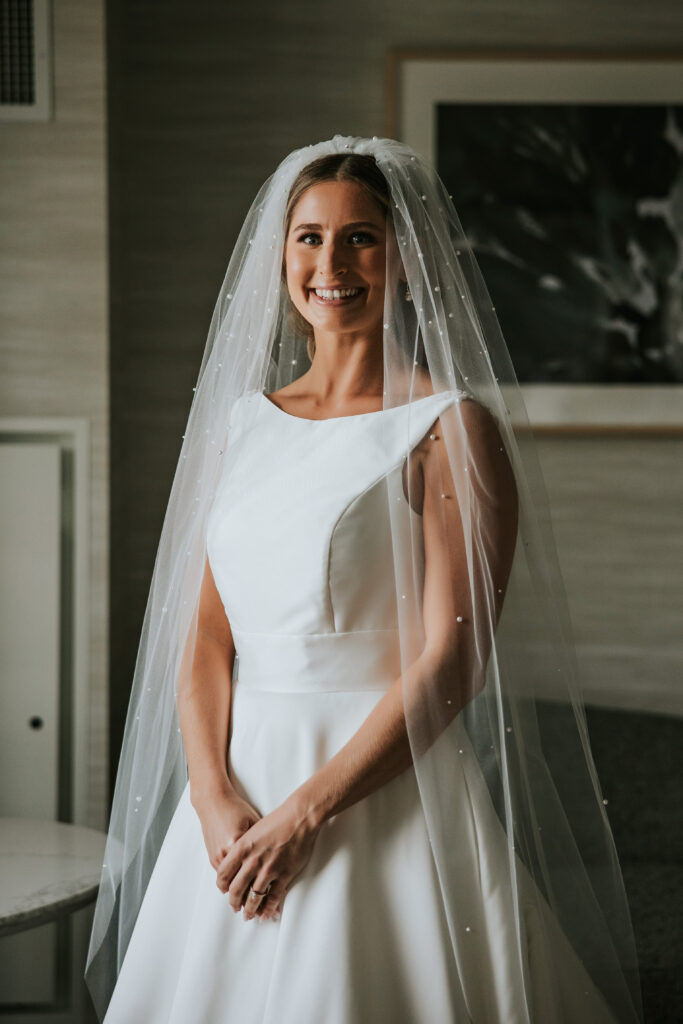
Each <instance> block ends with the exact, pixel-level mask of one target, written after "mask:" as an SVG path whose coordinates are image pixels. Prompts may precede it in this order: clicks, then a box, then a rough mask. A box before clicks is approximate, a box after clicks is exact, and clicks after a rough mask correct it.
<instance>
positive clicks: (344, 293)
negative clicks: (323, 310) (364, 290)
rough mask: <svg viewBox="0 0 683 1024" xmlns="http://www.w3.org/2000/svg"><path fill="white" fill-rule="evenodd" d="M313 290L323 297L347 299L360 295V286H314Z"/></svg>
mask: <svg viewBox="0 0 683 1024" xmlns="http://www.w3.org/2000/svg"><path fill="white" fill-rule="evenodd" d="M313 291H314V292H315V294H316V295H317V296H318V297H319V298H321V299H347V298H350V296H352V295H358V293H359V292H360V288H314V289H313Z"/></svg>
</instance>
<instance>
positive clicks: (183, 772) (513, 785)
mask: <svg viewBox="0 0 683 1024" xmlns="http://www.w3.org/2000/svg"><path fill="white" fill-rule="evenodd" d="M331 153H342V154H343V153H358V154H367V155H371V156H373V157H374V159H375V161H376V163H377V165H378V167H379V169H380V170H381V172H382V174H383V175H384V177H385V179H386V182H387V184H388V189H389V193H390V197H391V208H390V213H391V216H390V218H389V219H388V223H387V276H386V289H385V306H384V322H383V339H384V340H383V354H384V401H383V407H384V409H385V410H390V409H391V408H393V407H395V406H404V405H406V404H408V403H414V402H419V401H420V399H421V398H424V397H425V396H426V395H429V394H432V393H443V394H444V396H447V395H449V396H452V399H453V400H452V402H450V403H449V404H448V405H447V408H446V409H445V411H444V412H442V413H441V415H440V416H439V417H438V418H437V419H436V420H435V422H434V423H433V424H432V426H431V428H430V430H429V432H428V433H427V434H426V435H425V436H424V437H423V438H422V439H421V441H420V442H419V443H418V445H416V446H415V445H414V443H413V442H412V441H409V439H408V431H406V443H405V450H404V452H403V453H402V459H401V462H400V464H399V465H398V466H397V467H396V469H397V472H392V473H390V474H388V475H387V477H386V478H384V479H383V480H381V481H377V490H376V491H375V495H374V496H375V498H377V500H380V501H383V502H385V503H386V522H387V524H388V531H389V540H390V543H389V544H388V546H387V547H386V549H383V550H386V551H388V552H389V554H388V559H389V561H388V563H387V562H386V561H385V562H384V563H382V565H381V566H380V564H379V563H378V566H376V567H367V566H366V567H364V566H358V567H357V572H358V573H359V574H363V573H364V572H372V571H375V570H378V571H391V573H393V579H394V581H395V597H396V601H395V606H396V665H397V669H398V671H399V672H400V675H401V681H402V692H403V699H404V710H405V716H406V728H407V733H408V737H409V740H410V746H411V751H412V755H413V765H414V770H415V774H416V778H417V782H418V787H419V792H420V799H421V802H422V808H423V811H424V817H425V821H426V825H427V829H428V832H429V838H430V843H431V848H432V851H433V854H434V861H435V864H436V868H437V872H438V877H439V883H440V888H441V894H442V897H443V904H444V910H445V915H446V918H447V921H448V933H449V940H450V950H449V952H450V953H452V956H453V958H454V961H455V963H456V964H457V973H458V978H459V989H460V990H459V993H458V999H459V1002H460V1006H461V1011H462V1020H463V1021H473V1022H476V1024H490V1022H494V1021H495V1022H501V1024H502V1022H505V1024H510V1022H513V1021H514V1022H531V1021H534V1022H537V1021H540V1020H541V1018H540V1017H539V1016H538V1003H537V999H538V996H537V991H538V984H539V982H538V979H539V978H544V979H546V982H547V992H546V1003H545V1006H546V1007H548V1006H552V1007H553V1014H554V1016H552V1018H551V1017H549V1016H547V1015H546V1017H545V1018H544V1019H545V1021H547V1020H550V1019H553V1020H556V1021H564V1020H567V1021H569V1020H577V1019H579V1018H578V1016H577V1014H578V1013H579V1012H581V1006H582V1005H583V1003H582V1002H581V1000H582V999H584V997H585V1000H586V1003H585V1006H586V1007H587V1008H588V1007H593V1008H594V1007H596V1006H599V1007H600V1016H595V1015H594V1016H593V1017H591V1016H589V1015H588V1014H586V1015H585V1019H586V1020H598V1019H599V1020H600V1021H603V1020H604V1021H619V1022H622V1021H623V1022H636V1021H640V1020H642V1010H641V1008H640V995H639V987H638V975H637V964H636V958H635V951H634V942H633V934H632V929H631V923H630V918H629V912H628V905H627V902H626V896H625V892H624V888H623V882H622V877H621V872H620V869H619V864H618V861H617V857H616V852H615V847H614V842H613V838H612V834H611V830H610V827H609V823H608V820H607V817H606V813H605V807H604V805H603V801H602V794H601V792H600V787H599V782H598V779H597V776H596V773H595V767H594V763H593V759H592V755H591V751H590V744H589V739H588V732H587V728H586V720H585V715H584V710H583V705H582V701H581V691H580V682H579V678H578V672H577V666H576V656H575V651H574V645H573V639H572V631H571V623H570V619H569V613H568V608H567V601H566V597H565V594H564V590H563V584H562V578H561V574H560V569H559V564H558V560H557V554H556V550H555V543H554V539H553V533H552V524H551V520H550V512H549V506H548V500H547V496H546V493H545V487H544V483H543V477H542V474H541V471H540V467H539V462H538V456H537V453H536V448H535V442H534V438H533V433H532V431H531V429H530V427H529V423H528V420H527V416H526V411H525V407H524V402H523V399H522V394H521V391H520V388H519V385H518V383H517V380H516V377H515V373H514V369H513V367H512V363H511V361H510V357H509V354H508V351H507V346H506V344H505V340H504V338H503V335H502V333H501V330H500V326H499V324H498V321H497V318H496V315H495V309H494V308H493V306H492V303H491V298H490V296H489V294H488V291H487V289H486V285H485V283H484V280H483V278H482V275H481V272H480V270H479V267H478V265H477V262H476V259H475V257H474V254H473V252H472V249H471V246H470V244H469V243H468V240H467V237H466V236H465V234H464V232H463V230H462V226H461V224H460V221H459V219H458V216H457V213H456V211H455V209H454V206H453V202H452V200H451V198H450V197H449V196H448V194H447V192H446V190H445V188H444V186H443V184H442V182H441V181H440V180H439V178H438V176H437V175H436V173H435V172H434V170H433V169H432V168H431V167H430V166H429V165H428V164H427V163H426V162H425V161H424V160H423V159H422V158H421V157H420V156H419V155H418V154H416V153H415V152H413V151H412V150H411V149H410V148H409V147H407V146H405V145H403V144H402V143H399V142H395V141H393V140H390V139H359V138H354V137H344V136H335V137H334V138H333V139H331V140H329V141H326V142H322V143H319V144H317V145H314V146H309V147H306V148H304V149H299V150H296V151H295V152H293V153H291V154H290V155H289V156H288V157H287V158H286V159H285V160H284V161H283V162H282V163H281V164H280V166H279V167H278V168H277V170H276V171H275V173H274V174H273V175H272V176H271V177H270V178H269V179H268V180H267V181H266V182H265V184H264V185H263V186H262V188H261V189H260V190H259V192H258V194H257V196H256V199H255V200H254V203H253V205H252V207H251V209H250V210H249V213H248V214H247V217H246V219H245V222H244V225H243V228H242V231H241V233H240V236H239V238H238V240H237V244H236V245H235V248H234V251H233V255H232V258H231V260H230V263H229V266H228V269H227V273H226V276H225V279H224V281H223V284H222V287H221V290H220V294H219V296H218V300H217V303H216V307H215V310H214V314H213V318H212V321H211V325H210V329H209V336H208V340H207V344H206V348H205V352H204V356H203V359H202V363H201V367H200V371H199V377H198V380H197V386H196V389H195V395H194V399H193V402H192V407H191V410H190V414H189V419H188V424H187V428H186V432H185V435H184V441H183V446H182V450H181V454H180V459H179V462H178V467H177V470H176V474H175V478H174V481H173V486H172V490H171V495H170V499H169V503H168V509H167V512H166V517H165V520H164V524H163V529H162V534H161V539H160V543H159V549H158V553H157V558H156V562H155V566H154V573H153V577H152V583H151V588H150V594H149V600H148V604H147V609H146V613H145V618H144V623H143V628H142V635H141V641H140V647H139V652H138V658H137V663H136V668H135V675H134V680H133V687H132V693H131V699H130V705H129V710H128V716H127V721H126V726H125V732H124V739H123V745H122V750H121V757H120V761H119V766H118V775H117V781H116V787H115V791H114V798H113V804H112V812H111V820H110V825H109V835H108V839H107V847H106V853H105V858H104V864H103V868H102V877H101V885H100V891H99V895H98V900H97V904H96V908H95V917H94V922H93V929H92V935H91V941H90V949H89V953H88V962H87V967H86V979H87V982H88V985H89V987H90V991H91V993H92V996H93V1000H94V1002H95V1006H96V1008H97V1010H98V1014H99V1015H100V1017H102V1016H103V1015H104V1012H105V1010H106V1006H107V1003H108V1001H109V998H110V995H111V992H112V989H113V986H114V984H115V981H116V977H117V975H118V972H119V970H120V967H121V963H122V960H123V957H124V955H125V951H126V948H127V945H128V941H129V939H130V935H131V933H132V930H133V927H134V924H135V920H136V917H137V913H138V911H139V908H140V904H141V902H142V899H143V896H144V893H145V889H146V886H147V883H148V881H149V877H150V875H151V872H152V870H153V867H154V864H155V861H156V858H157V856H158V853H159V849H160V847H161V844H162V842H163V839H164V836H165V834H166V830H167V828H168V825H169V822H170V819H171V817H172V815H173V812H174V810H175V807H176V805H177V803H178V800H179V798H180V795H181V793H182V791H183V789H184V787H185V785H186V782H187V764H186V760H185V755H184V750H183V744H182V737H181V734H180V726H179V721H178V714H177V707H176V697H177V692H178V688H179V685H180V683H181V681H182V679H183V678H185V677H186V676H187V673H188V672H189V670H190V667H191V664H192V655H193V650H194V640H195V634H196V626H197V610H198V601H199V591H200V586H201V582H202V577H203V572H204V566H205V561H206V526H207V516H208V513H209V511H210V509H211V505H212V501H213V498H214V496H215V494H216V491H217V488H218V486H219V483H220V481H221V479H222V477H223V475H224V474H226V473H229V472H230V458H229V441H230V425H231V416H232V415H233V410H234V408H235V403H236V402H237V401H238V400H239V399H240V398H242V397H243V396H249V395H256V394H258V393H260V392H267V393H268V392H271V391H274V390H277V389H279V388H281V387H283V386H285V385H286V384H288V383H290V382H291V381H293V380H295V379H296V378H298V377H299V376H300V375H301V374H302V373H303V372H304V371H305V369H307V367H308V358H307V354H306V338H305V337H304V336H303V335H302V334H301V332H300V328H299V327H298V326H297V321H296V318H293V317H292V316H291V315H290V314H291V303H290V300H289V297H288V294H287V289H286V286H285V284H284V282H283V278H282V259H283V250H284V215H285V208H286V204H287V199H288V196H289V192H290V189H291V187H292V184H293V182H294V181H295V179H296V177H297V175H298V174H299V172H300V171H301V170H302V169H303V168H304V167H305V166H307V165H308V164H309V163H311V162H312V161H314V160H316V159H317V158H318V157H321V156H325V155H327V154H331ZM456 198H457V197H456ZM406 286H407V288H408V290H409V293H410V297H411V298H410V301H409V300H408V299H407V298H406ZM248 415H249V414H248V413H247V414H246V418H247V424H246V427H245V424H244V421H243V423H242V426H241V429H242V430H244V429H248ZM243 419H244V418H243ZM407 419H408V421H409V419H410V417H409V416H408V417H407ZM378 558H379V555H378ZM437 624H438V627H439V628H438V629H437ZM444 637H447V640H444ZM237 654H238V656H239V650H238V651H237ZM238 661H239V657H238ZM558 751H561V757H558V756H557V752H558ZM567 779H569V780H570V783H571V788H570V789H568V788H567V783H566V780H567ZM472 794H477V795H478V796H477V805H478V806H483V805H485V806H486V807H488V808H490V817H491V821H494V822H495V827H496V829H497V830H498V833H499V842H498V843H497V844H496V845H495V846H494V847H493V848H491V849H489V848H486V849H481V848H479V855H478V856H477V858H476V859H473V858H472V850H473V849H475V850H476V849H478V846H477V843H478V841H479V838H480V837H481V841H482V842H483V830H482V825H481V822H479V821H477V820H476V817H474V818H473V817H472V815H471V813H470V810H469V808H470V806H471V803H470V796H471V795H472ZM342 813H343V812H342ZM490 834H491V832H490V828H489V829H487V835H490ZM465 835H468V836H469V837H470V840H471V841H469V842H464V841H463V837H464V836H465ZM295 884H296V883H295ZM494 892H495V893H496V899H497V902H496V906H497V907H501V906H503V907H504V908H505V910H504V913H503V915H502V918H501V917H500V916H499V915H497V913H496V914H494V913H493V912H492V910H491V906H492V904H491V900H490V896H491V894H492V893H494ZM396 898H397V899H400V893H397V894H396ZM532 920H533V921H534V922H535V923H536V924H537V925H538V926H539V928H540V932H541V933H542V934H543V935H544V937H545V938H546V939H547V941H546V942H544V943H543V948H534V949H530V947H529V939H528V932H529V925H530V922H531V921H532ZM501 936H502V937H503V941H502V945H501ZM501 949H503V950H504V957H503V960H504V963H502V964H501V962H500V951H501ZM494 957H495V958H498V961H499V962H498V963H497V969H496V971H495V972H493V973H495V975H496V977H497V978H498V979H500V982H499V987H498V988H496V987H495V986H494V987H493V988H492V989H488V988H484V987H482V986H481V985H480V984H478V981H477V978H478V973H479V972H480V967H481V965H482V963H483V962H484V961H485V960H486V959H491V958H494ZM571 957H576V958H577V961H578V962H579V963H580V964H581V965H582V970H583V972H584V975H583V977H584V979H585V985H584V986H583V991H582V992H577V993H576V1004H575V1008H574V1009H573V1010H568V1009H567V1007H566V1006H564V1005H560V1004H559V1003H554V1002H553V1000H554V999H555V998H556V997H555V996H554V995H553V978H554V977H555V976H556V974H557V972H561V971H562V969H563V967H562V962H563V961H566V960H567V959H568V958H571ZM484 973H485V975H486V976H488V975H489V973H491V972H488V971H487V972H484ZM534 979H535V980H534ZM546 1013H547V1010H546ZM572 1014H573V1015H572ZM458 1019H460V1016H459V1017H458Z"/></svg>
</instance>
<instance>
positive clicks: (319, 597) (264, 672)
mask: <svg viewBox="0 0 683 1024" xmlns="http://www.w3.org/2000/svg"><path fill="white" fill-rule="evenodd" d="M463 394H464V393H462V392H455V391H451V392H446V393H443V394H438V395H431V396H428V397H426V398H422V399H419V400H418V401H416V402H413V403H412V405H410V406H400V407H397V408H393V409H386V410H379V411H377V412H370V413H361V414H359V415H355V416H347V417H335V418H331V419H325V420H310V419H303V418H300V417H296V416H292V415H290V414H288V413H285V412H284V411H283V410H281V409H279V408H278V407H277V406H276V405H274V404H273V403H272V402H271V401H270V399H268V398H267V397H266V396H265V395H264V394H262V393H255V394H251V395H246V396H243V397H242V398H240V399H239V400H238V401H237V402H236V403H235V405H234V406H233V412H232V417H231V423H230V429H229V439H228V444H227V447H226V450H225V453H224V456H223V458H224V460H225V461H224V468H223V473H222V478H221V481H220V482H219V485H218V488H217V491H216V495H215V498H214V501H213V505H212V508H211V511H210V513H209V519H208V525H207V551H208V556H209V560H210V564H211V568H212V571H213V575H214V579H215V582H216V586H217V588H218V591H219V593H220V596H221V599H222V601H223V604H224V607H225V609H226V613H227V616H228V619H229V621H230V624H231V628H232V633H233V637H234V641H235V647H236V652H237V658H236V666H237V673H236V674H237V678H236V680H235V681H234V682H233V686H232V705H231V718H230V739H229V752H228V771H229V775H230V778H231V780H232V782H233V784H234V785H235V787H236V789H237V790H238V792H240V793H241V794H242V795H243V796H244V797H245V798H246V799H248V800H249V801H250V803H252V804H253V805H254V806H255V807H256V808H257V810H259V812H260V813H261V814H263V815H265V814H267V813H268V812H269V811H271V810H273V809H274V808H276V807H277V806H278V805H279V804H281V803H282V802H283V801H284V800H285V799H286V798H287V797H288V796H289V794H290V793H291V792H292V791H293V790H294V789H296V788H297V787H298V786H299V785H301V784H302V783H303V782H304V781H305V780H306V779H308V778H309V777H310V776H311V775H313V774H314V773H315V771H316V770H317V769H318V768H320V767H321V766H322V765H323V764H324V763H325V762H327V761H328V760H329V759H330V758H331V757H332V756H333V755H334V754H335V753H336V752H337V751H338V750H339V749H340V748H341V747H342V746H344V744H345V743H346V742H347V741H348V740H349V739H350V738H351V736H352V735H353V734H354V733H355V732H356V731H357V730H358V728H359V727H360V726H361V724H362V723H363V721H364V720H365V718H366V717H367V715H368V714H369V713H370V711H371V710H372V708H373V707H374V705H375V704H376V703H377V702H378V701H379V700H380V699H381V697H382V695H383V693H385V692H386V690H387V689H388V688H389V687H390V686H391V685H392V684H393V683H394V681H395V679H396V678H397V676H398V674H399V672H400V658H399V654H398V650H397V640H398V632H397V611H396V594H395V582H394V566H393V560H392V552H391V530H390V525H389V522H388V516H387V495H386V486H387V479H388V478H389V476H390V475H391V474H392V473H396V474H399V473H401V472H402V464H403V458H404V455H405V451H406V440H407V439H408V440H409V442H410V446H411V447H412V446H414V445H416V444H417V443H418V442H419V441H420V440H421V439H422V438H423V436H424V435H425V434H426V433H428V431H429V430H430V428H431V426H432V425H433V424H434V421H435V420H436V418H437V417H438V416H439V415H440V414H441V413H442V412H443V411H444V410H445V409H446V407H447V406H448V405H449V404H450V403H451V402H453V401H459V400H460V398H461V396H462V395H463ZM228 470H229V472H228ZM398 493H402V491H401V490H399V492H398ZM400 515H401V516H402V517H403V522H404V524H405V529H410V519H411V517H413V516H416V515H417V513H415V512H414V511H413V510H412V509H411V508H410V506H409V505H408V503H407V502H404V503H403V505H402V506H401V509H400ZM449 732H450V733H451V735H450V736H448V737H446V733H449ZM444 737H445V739H444ZM442 740H443V741H444V742H455V743H458V745H459V747H461V748H462V752H463V753H464V754H465V755H466V754H467V752H468V749H469V747H468V740H467V735H466V732H465V730H464V729H463V728H461V724H460V719H459V718H457V717H456V719H455V720H454V721H453V723H452V724H451V725H450V726H449V727H448V729H447V730H446V732H445V733H444V734H442V737H439V740H438V741H437V744H438V743H439V742H441V741H442ZM437 744H435V745H434V746H435V747H436V746H437ZM462 765H463V773H462V778H461V779H453V782H452V788H453V804H452V806H453V809H454V814H457V815H458V817H459V819H460V820H461V821H462V830H461V843H462V846H461V848H459V850H458V862H459V871H460V872H461V877H462V886H461V891H462V901H463V904H462V905H463V908H464V909H465V919H467V920H469V921H471V926H468V927H467V929H466V931H467V935H452V934H451V933H450V931H449V922H448V921H447V919H446V916H445V911H444V903H443V897H442V894H441V889H440V885H439V879H438V875H437V870H436V866H435V862H434V858H433V855H432V851H431V847H430V842H429V837H428V832H427V826H426V822H425V818H424V812H423V809H422V805H421V802H420V795H419V790H418V785H417V780H416V777H415V773H414V770H413V769H412V768H409V769H408V770H407V771H405V772H403V773H402V774H401V775H399V776H397V777H395V778H394V779H392V780H391V781H390V782H388V783H387V784H385V785H383V786H381V787H380V788H379V789H377V790H376V791H375V792H374V793H372V794H370V795H369V796H367V797H365V798H363V799H362V800H360V801H358V802H357V803H355V804H353V805H352V806H351V807H348V808H346V809H345V810H343V811H341V812H340V813H339V814H337V815H335V816H334V817H333V818H331V819H329V820H328V821H327V822H326V823H325V824H324V826H323V827H322V829H321V831H320V833H319V834H318V837H317V839H316V843H315V846H314V849H313V854H312V856H311V859H310V861H309V862H308V864H307V865H306V867H305V868H304V870H303V871H302V872H301V874H300V875H299V876H298V877H297V878H296V879H295V880H294V882H293V884H292V887H291V888H290V890H289V891H288V892H287V894H286V896H285V899H284V902H283V908H282V915H281V918H280V920H279V921H272V920H271V921H263V920H260V919H259V918H258V917H257V918H255V919H253V920H251V921H245V920H244V919H243V918H242V916H241V913H240V914H236V913H234V911H233V910H232V909H231V908H230V906H229V904H228V902H227V897H226V896H225V895H224V894H223V893H221V892H220V891H219V890H218V888H217V886H216V873H215V870H214V869H213V867H212V866H211V864H210V863H209V859H208V855H207V852H206V849H205V846H204V841H203V836H202V831H201V827H200V823H199V819H198V817H197V815H196V812H195V810H194V808H193V807H192V805H191V803H190V798H189V783H188V785H187V786H186V788H185V790H184V792H183V794H182V796H181V798H180V801H179V803H178V806H177V809H176V811H175V814H174V816H173V819H172V821H171V824H170V827H169V829H168V832H167V834H166V837H165V839H164V842H163V845H162V848H161V851H160V854H159V856H158V859H157V862H156V864H155V867H154V870H153V872H152V876H151V879H150V882H149V885H148V887H147V891H146V893H145V897H144V900H143V902H142V905H141V908H140V912H139V915H138V919H137V922H136V925H135V928H134V931H133V934H132V937H131V941H130V943H129V946H128V950H127V952H126V956H125V958H124V961H123V964H122V968H121V971H120V974H119V978H118V981H117V985H116V988H115V990H114V993H113V996H112V999H111V1002H110V1005H109V1009H108V1011H107V1014H106V1017H105V1022H106V1024H385V1022H386V1024H450V1022H456V1024H470V1022H474V1024H516V1022H520V1024H521V1022H527V1021H529V1020H530V1019H532V1020H533V1021H534V1022H538V1024H540V1022H542V1024H556V1022H560V1021H562V1022H565V1021H566V1022H568V1024H569V1022H580V1024H608V1022H612V1024H613V1022H614V1018H613V1017H612V1016H611V1015H610V1013H609V1011H608V1010H607V1008H606V1006H605V1003H604V1002H603V1000H602V998H601V997H600V996H599V994H598V992H597V990H596V989H595V988H594V986H593V985H592V982H591V981H590V980H589V979H588V976H587V974H586V973H585V971H584V970H583V968H582V966H581V964H580V962H579V960H578V958H577V957H576V955H575V954H574V952H573V950H572V948H571V946H570V945H569V943H568V942H567V940H566V939H565V937H564V935H563V934H562V932H561V931H560V929H559V928H558V926H557V924H556V923H555V921H554V918H553V916H552V914H551V913H550V911H549V909H548V910H547V912H546V911H544V910H543V900H542V899H541V900H540V902H539V898H538V893H537V891H536V890H535V889H534V891H533V892H532V887H533V882H532V880H531V878H530V876H528V875H527V874H526V872H525V869H524V868H523V865H521V862H520V863H518V870H519V872H520V873H521V874H522V875H523V876H524V877H526V878H527V879H528V881H527V882H526V883H525V884H526V885H528V887H529V900H528V904H527V908H526V910H525V916H524V920H523V921H522V924H521V927H522V928H523V930H524V931H525V934H526V949H527V957H526V961H525V963H523V964H521V965H520V963H519V958H518V957H515V954H514V950H515V949H516V942H515V940H514V939H513V938H512V936H514V935H516V929H517V928H518V927H519V922H515V921H514V920H512V919H511V918H512V916H513V915H512V914H510V913H509V912H508V902H507V900H506V895H509V894H506V892H505V891H504V888H505V887H504V884H503V883H502V880H503V879H505V878H507V870H508V866H507V862H506V858H507V855H508V854H507V847H506V841H505V835H504V832H503V830H502V827H501V825H500V823H499V821H498V819H497V817H496V814H495V811H494V808H493V806H492V803H491V800H490V797H489V794H488V790H487V789H486V785H485V783H484V780H483V778H482V777H481V774H480V772H479V769H478V767H477V765H476V763H475V762H474V759H473V758H472V759H468V758H467V756H464V757H463V758H462ZM449 784H450V783H449ZM497 864H500V865H501V871H500V872H498V871H497V870H496V865H497ZM510 906H511V904H510ZM539 907H540V909H539ZM539 915H544V916H543V920H541V917H540V916H539ZM508 935H509V936H511V938H510V939H509V940H508V939H507V936H508ZM454 944H455V946H456V949H457V960H458V961H459V969H458V966H457V964H456V957H455V956H454V952H453V948H454ZM523 991H524V992H526V998H524V997H523V994H522V993H523ZM529 994H531V998H532V1000H533V1006H534V1012H533V1016H532V1017H531V1018H530V1017H529V1015H528V1013H527V1011H526V1010H525V1009H524V1007H525V1004H526V1002H527V1000H528V998H529Z"/></svg>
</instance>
